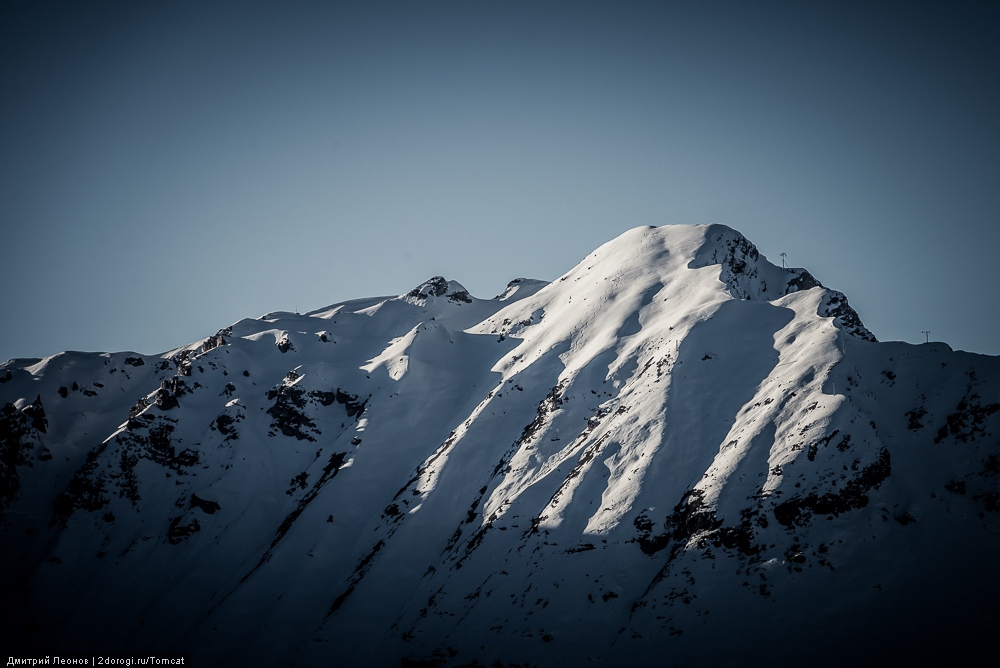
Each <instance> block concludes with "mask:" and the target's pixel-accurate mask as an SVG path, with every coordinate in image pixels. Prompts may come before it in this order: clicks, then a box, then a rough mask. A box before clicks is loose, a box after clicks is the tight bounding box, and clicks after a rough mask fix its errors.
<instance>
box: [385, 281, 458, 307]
mask: <svg viewBox="0 0 1000 668" xmlns="http://www.w3.org/2000/svg"><path fill="white" fill-rule="evenodd" d="M402 297H403V298H404V299H405V300H406V301H408V302H411V303H415V304H420V305H423V304H425V303H427V301H428V300H434V299H436V298H440V297H444V298H446V299H447V300H448V301H450V302H453V303H456V304H458V303H464V304H471V303H472V300H473V297H472V296H471V295H470V294H469V291H468V290H466V289H465V286H463V285H462V284H461V283H459V282H458V281H449V280H448V279H446V278H445V277H444V276H432V277H431V278H429V279H427V280H426V281H424V282H423V283H421V284H420V285H418V286H417V287H415V288H413V289H412V290H410V291H409V292H407V293H406V294H405V295H402Z"/></svg>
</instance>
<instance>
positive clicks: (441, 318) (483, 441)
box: [0, 225, 1000, 666]
mask: <svg viewBox="0 0 1000 668" xmlns="http://www.w3.org/2000/svg"><path fill="white" fill-rule="evenodd" d="M0 406H3V413H2V415H0V482H2V483H3V486H2V488H0V510H2V512H3V517H2V525H0V531H2V532H3V536H4V540H5V544H7V545H13V546H14V549H11V550H7V551H5V552H4V553H3V557H2V559H3V563H2V566H3V569H4V572H5V573H9V574H10V575H9V576H5V581H4V583H3V593H4V596H5V597H6V598H7V600H10V601H13V602H14V604H15V605H17V606H18V608H19V609H23V610H25V611H27V612H26V614H25V617H24V619H23V621H22V622H21V623H20V626H18V627H16V628H13V629H7V630H5V633H12V634H14V636H12V638H13V637H16V638H21V637H23V638H25V640H23V641H21V640H19V641H18V642H21V643H23V644H24V646H25V647H42V646H43V645H44V646H46V647H49V646H51V645H52V643H57V644H59V645H60V647H63V646H64V647H66V649H65V650H64V651H91V650H93V651H146V652H148V651H164V650H173V651H190V652H194V653H196V654H197V655H198V656H200V657H204V658H206V659H210V660H212V661H215V662H220V661H221V662H223V663H225V662H231V663H233V664H234V665H235V664H236V663H238V662H240V661H243V660H249V659H250V658H251V657H253V658H257V657H261V656H265V657H272V658H274V660H275V661H277V660H279V659H280V660H281V661H286V660H290V661H292V662H293V663H295V664H297V665H313V664H314V663H329V662H330V661H334V660H335V661H336V662H337V663H338V665H359V666H360V665H399V664H400V662H401V661H417V662H419V661H424V662H429V663H427V664H424V665H492V664H493V663H494V662H497V661H499V662H501V663H502V664H504V665H506V664H532V665H576V664H578V663H584V662H587V661H597V662H599V663H607V662H609V661H652V660H654V658H655V657H662V656H663V655H664V653H667V654H669V656H670V657H672V661H674V662H675V663H677V664H680V665H685V664H689V663H697V662H700V661H703V660H706V659H709V660H715V661H740V662H742V663H746V662H749V663H751V664H763V663H766V662H768V661H771V660H774V659H775V658H780V659H784V660H787V659H790V658H793V657H797V656H800V655H801V653H802V652H805V651H814V650H815V648H816V647H823V648H825V649H824V650H823V651H824V652H825V654H823V656H826V657H828V658H829V657H833V658H835V657H837V656H839V655H838V654H837V652H838V651H840V650H839V649H838V648H839V647H841V644H840V643H839V642H838V640H837V639H838V638H842V637H843V636H844V635H845V634H850V635H851V637H852V638H853V643H854V644H853V645H852V647H853V648H854V649H852V651H855V650H856V649H857V648H859V647H863V648H865V649H866V651H870V652H877V651H889V652H890V653H893V655H894V656H898V655H899V651H900V649H899V647H898V645H899V643H900V642H901V641H900V638H901V637H903V636H906V637H909V635H907V634H910V635H912V636H913V638H912V643H911V644H910V645H907V647H909V648H911V649H913V648H917V649H913V651H914V652H916V651H917V650H918V649H919V650H920V651H924V650H926V649H927V645H928V643H932V642H934V641H935V640H936V639H937V638H939V637H945V636H947V637H949V638H954V637H956V634H958V635H959V636H961V637H966V636H972V637H974V636H975V635H976V634H977V633H979V631H980V630H982V629H984V628H987V627H988V626H989V624H991V623H995V621H996V618H997V614H996V612H995V610H996V606H995V596H996V594H997V593H998V589H1000V587H998V584H1000V581H998V578H997V577H996V576H995V575H993V574H992V573H993V570H994V567H993V565H992V563H991V555H995V554H996V553H997V548H998V547H1000V542H998V541H1000V532H998V528H1000V525H998V515H997V513H998V511H1000V488H998V484H1000V477H998V476H1000V464H997V462H998V461H1000V460H998V457H1000V439H998V437H997V435H996V434H997V433H998V428H1000V415H998V413H1000V360H998V359H997V358H993V357H986V356H979V355H971V354H967V353H960V352H953V351H951V350H950V349H948V348H947V347H946V346H944V345H942V344H931V345H923V346H911V345H907V344H902V343H877V342H876V341H875V338H874V336H873V335H872V334H871V332H869V331H868V330H867V329H866V328H865V327H864V325H863V323H862V322H861V319H860V318H859V317H858V314H857V313H856V312H854V310H853V309H852V308H851V307H850V306H849V304H848V303H847V299H846V297H844V295H842V294H841V293H838V292H836V291H833V290H829V289H827V288H825V287H823V286H822V285H820V284H819V282H818V281H816V280H815V278H813V277H812V276H811V275H810V274H809V273H808V272H807V271H805V270H803V269H791V270H783V269H782V268H781V267H776V266H774V265H773V264H771V263H770V262H768V261H767V260H766V259H765V258H764V257H763V256H762V255H760V253H759V252H758V251H757V249H756V248H755V247H754V246H753V244H752V243H750V242H749V241H748V240H747V239H746V238H745V237H743V236H742V235H741V234H739V233H738V232H736V231H735V230H732V229H730V228H727V227H725V226H721V225H710V226H668V227H661V228H636V229H633V230H630V231H629V232H626V233H625V234H623V235H622V236H620V237H618V238H617V239H614V240H612V241H610V242H608V243H607V244H605V245H603V246H601V247H600V248H598V249H597V250H595V251H594V252H593V253H591V254H590V255H589V256H588V257H586V258H584V260H583V261H582V262H581V263H580V264H579V265H577V266H576V267H574V268H573V269H572V270H570V271H569V272H567V273H566V274H565V275H563V276H562V277H560V278H559V279H558V280H556V281H553V282H552V283H548V284H547V283H544V282H541V281H532V280H529V279H516V280H514V281H512V282H511V283H510V284H509V285H508V286H507V289H506V290H505V291H504V292H503V293H502V294H501V295H498V296H497V297H496V298H494V299H488V300H486V299H477V298H475V297H473V296H472V295H470V294H469V293H468V291H467V290H465V288H464V287H462V286H461V285H460V284H459V283H457V282H455V281H448V280H446V279H444V278H443V277H434V278H431V279H430V280H428V281H426V282H425V283H423V284H421V285H419V286H417V287H415V288H414V289H413V290H411V291H409V292H406V293H404V294H401V295H399V296H395V297H379V298H372V299H360V300H354V301H350V302H344V303H341V304H335V305H332V306H330V307H326V308H323V309H319V310H317V311H314V312H311V313H308V314H304V315H299V314H295V313H288V312H280V313H270V314H266V315H264V316H261V318H258V319H255V320H250V319H248V320H242V321H240V322H238V323H235V324H233V325H232V326H231V327H227V328H225V329H223V330H220V331H219V332H218V333H217V334H216V335H214V336H211V337H208V338H207V339H204V340H202V341H199V342H195V343H193V344H190V345H188V346H183V347H180V348H177V349H175V350H173V351H170V352H168V353H165V354H163V355H161V356H143V355H137V354H134V353H116V354H87V353H62V354H60V355H56V356H53V357H50V358H47V359H45V360H11V361H8V362H7V363H5V364H3V365H0ZM892 555H896V556H895V557H892ZM941 605H949V606H951V607H953V608H956V610H955V611H953V612H952V614H951V615H950V616H949V618H948V620H946V621H941V620H934V621H933V622H932V621H930V620H931V616H930V615H929V614H928V606H930V607H932V608H933V607H934V606H941ZM862 610H863V611H867V613H866V614H867V616H861V615H858V614H854V612H856V611H862ZM179 611H183V613H180V612H179ZM803 611H807V614H808V617H809V619H810V620H811V623H810V625H809V626H808V627H803V626H802V625H797V624H796V623H795V622H796V620H797V619H799V618H800V617H801V615H802V614H803ZM852 611H854V612H852ZM871 615H876V616H877V617H878V619H879V620H880V622H879V625H873V624H869V623H868V620H869V619H870V618H871V617H870V616H871ZM775 628H788V629H792V628H794V629H795V630H794V631H791V630H789V631H787V632H783V633H781V634H779V635H778V636H776V638H777V640H775V641H774V643H775V644H774V646H773V647H772V648H771V649H770V650H769V652H768V653H767V654H763V655H755V657H754V658H750V659H748V658H747V656H746V648H747V647H749V646H753V645H754V644H755V643H758V642H760V638H761V636H762V635H768V636H773V635H774V629H775ZM891 633H895V634H896V635H895V636H891V635H889V636H887V635H885V634H891ZM720 634H724V637H725V641H724V642H719V637H720ZM900 634H903V635H900ZM4 639H5V640H8V638H7V637H5V638H4ZM10 642H14V640H13V639H11V640H10ZM893 643H895V644H893ZM921 643H923V644H921ZM111 648H114V649H111ZM871 656H875V655H874V654H872V655H871ZM833 658H830V660H831V661H832V660H833Z"/></svg>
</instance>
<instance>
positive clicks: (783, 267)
mask: <svg viewBox="0 0 1000 668" xmlns="http://www.w3.org/2000/svg"><path fill="white" fill-rule="evenodd" d="M786 257H788V253H781V268H782V269H785V270H787V269H788V265H786V264H785V258H786Z"/></svg>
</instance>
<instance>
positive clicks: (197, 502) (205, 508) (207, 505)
mask: <svg viewBox="0 0 1000 668" xmlns="http://www.w3.org/2000/svg"><path fill="white" fill-rule="evenodd" d="M191 507H192V508H198V509H200V510H201V511H202V512H204V513H206V514H208V515H214V514H215V513H217V512H218V511H219V510H220V509H221V506H220V505H219V504H218V503H216V502H215V501H208V500H207V499H203V498H201V497H199V496H198V495H197V494H192V495H191Z"/></svg>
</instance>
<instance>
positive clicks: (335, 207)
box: [0, 2, 1000, 359]
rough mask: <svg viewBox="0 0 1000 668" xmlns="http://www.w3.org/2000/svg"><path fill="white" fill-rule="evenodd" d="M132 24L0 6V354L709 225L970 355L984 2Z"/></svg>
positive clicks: (230, 17)
mask: <svg viewBox="0 0 1000 668" xmlns="http://www.w3.org/2000/svg"><path fill="white" fill-rule="evenodd" d="M806 4H808V5H809V6H805V5H806ZM150 5H152V3H122V4H110V3H100V4H97V3H62V4H48V5H45V4H42V5H39V3H19V2H5V3H3V4H2V5H0V99H2V104H0V224H2V230H0V249H2V250H0V253H2V262H0V285H2V286H3V287H2V289H0V300H2V301H0V309H2V310H0V313H2V314H3V315H2V318H3V327H2V328H0V359H7V358H9V357H39V356H45V355H50V354H53V353H55V352H57V351H60V350H64V349H77V350H137V351H140V352H146V353H154V352H160V351H163V350H166V349H169V348H172V347H175V346H177V345H181V344H184V343H187V342H189V341H192V340H195V339H198V338H201V337H204V336H207V335H209V334H212V333H214V332H215V331H216V330H217V329H219V328H220V327H223V326H225V325H227V324H229V323H231V322H233V321H235V320H238V319H239V318H242V317H255V316H257V315H259V314H261V313H264V312H266V311H271V310H294V309H298V310H300V311H305V310H309V309H314V308H318V307H320V306H323V305H326V304H329V303H333V302H335V301H340V300H344V299H350V298H355V297H362V296H371V295H378V294H398V293H401V292H405V291H407V290H409V289H410V288H411V287H413V286H414V285H416V284H418V283H420V282H421V281H423V280H424V279H426V278H428V277H429V276H432V275H435V274H443V275H445V276H447V277H448V278H452V279H455V280H458V281H460V282H462V283H463V284H464V285H465V286H466V287H467V288H468V289H469V290H470V291H471V292H472V293H473V294H475V295H477V296H480V297H491V296H493V295H494V294H496V293H498V292H500V291H501V290H502V289H503V287H504V285H505V284H506V283H507V281H508V280H510V279H512V278H515V277H518V276H529V277H534V278H543V279H549V280H551V279H553V278H555V277H557V276H558V275H560V274H561V273H562V272H564V271H566V270H567V269H569V268H570V267H572V266H573V265H574V264H575V263H576V262H577V261H578V260H580V259H581V258H582V257H583V256H584V255H586V254H587V253H589V252H590V251H591V250H593V249H594V248H596V247H597V246H598V245H600V244H601V243H603V242H605V241H607V240H609V239H611V238H613V237H614V236H616V235H618V234H619V233H621V232H622V231H624V230H626V229H629V228H631V227H635V226H638V225H662V224H668V223H709V222H718V223H724V224H726V225H729V226H731V227H734V228H736V229H738V230H740V231H742V232H743V233H744V234H746V235H747V236H748V237H749V238H750V239H751V240H752V241H753V242H754V243H756V244H757V246H758V247H759V248H760V250H761V251H762V252H763V253H764V254H765V255H767V256H768V257H769V258H770V259H771V260H772V261H775V262H778V261H779V257H778V254H779V253H780V252H782V251H785V252H787V253H788V259H789V262H790V264H793V265H795V266H804V267H807V268H808V269H809V270H810V271H812V272H813V273H814V274H815V275H816V276H817V277H818V278H819V279H820V280H821V281H823V283H824V284H826V285H828V286H829V287H833V288H836V289H839V290H841V291H843V292H845V293H846V294H847V295H848V297H849V299H850V300H851V303H852V304H853V305H854V306H855V307H856V308H857V310H858V311H859V312H860V314H861V317H862V319H863V320H864V321H865V323H866V324H867V325H868V326H869V327H870V328H871V329H872V330H873V331H874V332H875V334H876V335H877V336H878V337H879V338H880V339H882V340H892V339H901V340H907V341H911V342H918V341H922V340H923V336H922V335H921V333H920V332H921V330H925V329H929V330H931V336H932V338H933V339H936V340H943V341H946V342H948V343H949V344H950V345H952V346H953V347H955V348H961V349H965V350H971V351H975V352H982V353H988V354H994V355H995V354H1000V335H998V333H997V330H998V327H1000V316H998V314H997V308H996V302H997V298H996V296H995V294H996V288H995V285H994V281H995V279H994V276H995V274H996V269H997V267H998V266H1000V263H998V261H997V259H996V256H997V252H998V247H1000V225H998V223H1000V162H998V155H1000V122H998V121H997V119H998V118H1000V85H998V84H1000V46H998V40H997V39H996V35H997V34H1000V22H998V17H997V13H996V12H995V11H993V10H991V9H990V7H989V5H988V4H987V3H981V4H967V5H962V4H954V3H951V4H947V5H945V4H939V5H938V6H937V8H932V7H928V6H925V5H923V4H919V3H911V4H901V5H897V6H893V5H890V4H880V5H879V6H878V7H870V6H867V5H866V4H856V5H855V4H849V3H840V2H838V3H829V4H826V5H818V4H815V5H814V3H787V4H786V3H774V4H767V5H766V6H753V5H754V3H688V4H687V6H685V7H674V6H670V5H666V4H660V3H635V4H623V3H581V2H573V3H544V4H542V5H541V6H537V5H536V3H478V2H477V3H434V2H419V3H417V2H408V3H398V4H395V3H377V4H375V3H372V4H370V5H369V3H350V4H342V5H333V6H330V5H329V3H261V4H255V5H253V6H252V7H251V6H250V5H249V4H247V3H233V4H219V3H212V5H211V7H203V6H200V4H199V3H183V2H182V3H156V6H150Z"/></svg>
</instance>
